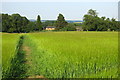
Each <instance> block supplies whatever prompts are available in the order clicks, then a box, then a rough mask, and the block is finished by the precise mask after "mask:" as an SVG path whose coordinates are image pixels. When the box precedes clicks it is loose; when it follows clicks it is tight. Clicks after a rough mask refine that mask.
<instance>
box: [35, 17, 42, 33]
mask: <svg viewBox="0 0 120 80" xmlns="http://www.w3.org/2000/svg"><path fill="white" fill-rule="evenodd" d="M41 30H42V22H41V19H40V16H39V15H38V17H37V22H36V31H41Z"/></svg>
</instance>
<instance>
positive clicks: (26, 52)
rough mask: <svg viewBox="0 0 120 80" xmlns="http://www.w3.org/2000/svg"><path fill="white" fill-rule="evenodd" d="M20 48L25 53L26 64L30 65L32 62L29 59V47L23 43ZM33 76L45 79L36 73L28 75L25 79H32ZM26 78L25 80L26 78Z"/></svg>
mask: <svg viewBox="0 0 120 80" xmlns="http://www.w3.org/2000/svg"><path fill="white" fill-rule="evenodd" d="M22 49H23V51H25V55H26V57H25V58H26V60H27V61H26V64H28V65H30V64H32V62H31V61H30V60H31V57H30V56H31V49H30V47H29V46H25V45H23V46H22ZM35 78H37V79H42V80H47V79H46V78H45V77H44V76H40V75H36V76H29V77H28V78H27V79H32V80H34V79H35ZM27 79H26V80H27Z"/></svg>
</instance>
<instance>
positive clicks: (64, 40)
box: [2, 32, 118, 78]
mask: <svg viewBox="0 0 120 80" xmlns="http://www.w3.org/2000/svg"><path fill="white" fill-rule="evenodd" d="M11 36H14V37H13V38H11ZM23 36H24V43H23V45H24V46H26V47H28V49H27V51H25V52H26V58H27V64H26V63H25V64H26V65H29V69H27V71H26V73H25V75H26V74H27V76H26V77H29V76H30V77H35V76H44V77H45V78H116V77H117V76H118V73H117V65H118V61H117V56H118V32H40V33H28V34H23ZM18 37H20V36H19V35H18V34H12V35H11V34H3V42H2V43H3V44H4V45H2V47H3V55H2V57H3V63H4V64H5V65H3V67H4V68H3V69H5V68H6V67H7V66H9V65H10V64H9V59H10V58H11V56H12V57H13V56H14V54H15V47H16V45H17V41H18V39H19V38H18ZM6 38H8V39H6ZM8 45H9V46H10V47H8ZM18 57H19V56H18ZM6 63H7V64H6Z"/></svg>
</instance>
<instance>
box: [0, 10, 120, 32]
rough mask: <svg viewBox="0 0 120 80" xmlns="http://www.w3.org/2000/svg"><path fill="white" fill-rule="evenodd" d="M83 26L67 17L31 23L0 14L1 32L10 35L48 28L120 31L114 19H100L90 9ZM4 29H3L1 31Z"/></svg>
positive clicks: (17, 15) (58, 29) (14, 16)
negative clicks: (69, 20) (67, 19)
mask: <svg viewBox="0 0 120 80" xmlns="http://www.w3.org/2000/svg"><path fill="white" fill-rule="evenodd" d="M83 21H84V22H83V24H81V23H68V22H67V21H65V17H64V16H63V15H62V14H59V16H58V18H57V20H56V21H45V22H41V18H40V16H39V15H38V16H37V21H34V22H32V21H29V20H28V19H27V18H26V17H23V16H20V15H19V14H12V15H8V14H0V26H2V27H0V30H1V31H2V32H9V33H27V32H33V31H42V30H44V29H45V28H46V27H47V26H54V27H56V31H75V30H77V29H76V27H82V30H84V31H118V30H120V22H118V21H116V20H115V19H114V18H112V19H110V18H106V17H99V16H98V13H97V12H96V10H92V9H90V10H89V11H88V13H87V14H86V15H84V19H83ZM1 28H2V29H1Z"/></svg>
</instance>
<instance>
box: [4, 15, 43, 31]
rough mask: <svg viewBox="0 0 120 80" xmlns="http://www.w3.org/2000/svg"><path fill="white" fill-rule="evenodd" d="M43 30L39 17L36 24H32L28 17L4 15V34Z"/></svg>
mask: <svg viewBox="0 0 120 80" xmlns="http://www.w3.org/2000/svg"><path fill="white" fill-rule="evenodd" d="M41 30H42V24H41V20H40V16H39V15H38V18H37V21H36V22H30V21H29V20H28V19H27V18H26V17H22V16H20V15H19V14H12V15H8V14H2V32H9V33H26V32H31V31H41Z"/></svg>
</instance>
